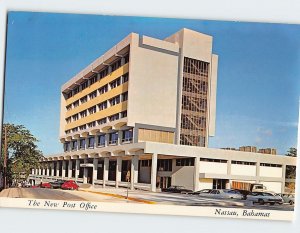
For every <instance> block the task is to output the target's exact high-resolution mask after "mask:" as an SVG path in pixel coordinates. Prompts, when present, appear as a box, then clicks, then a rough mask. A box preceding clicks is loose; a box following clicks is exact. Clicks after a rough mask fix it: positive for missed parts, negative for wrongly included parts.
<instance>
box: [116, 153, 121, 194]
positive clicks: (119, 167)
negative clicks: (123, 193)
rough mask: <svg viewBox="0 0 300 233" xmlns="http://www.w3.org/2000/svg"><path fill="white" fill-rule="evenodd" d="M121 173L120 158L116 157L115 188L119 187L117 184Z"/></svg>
mask: <svg viewBox="0 0 300 233" xmlns="http://www.w3.org/2000/svg"><path fill="white" fill-rule="evenodd" d="M121 172H122V157H117V166H116V188H118V187H119V182H120V181H121Z"/></svg>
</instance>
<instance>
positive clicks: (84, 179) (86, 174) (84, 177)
mask: <svg viewBox="0 0 300 233" xmlns="http://www.w3.org/2000/svg"><path fill="white" fill-rule="evenodd" d="M84 163H85V164H86V163H87V159H84ZM87 176H88V168H87V167H85V168H83V183H84V184H87Z"/></svg>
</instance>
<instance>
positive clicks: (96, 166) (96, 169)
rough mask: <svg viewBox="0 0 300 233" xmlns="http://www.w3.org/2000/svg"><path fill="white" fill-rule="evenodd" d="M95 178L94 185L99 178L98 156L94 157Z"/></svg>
mask: <svg viewBox="0 0 300 233" xmlns="http://www.w3.org/2000/svg"><path fill="white" fill-rule="evenodd" d="M93 165H94V167H93V179H92V185H94V184H95V183H94V182H95V180H97V175H98V158H94V160H93Z"/></svg>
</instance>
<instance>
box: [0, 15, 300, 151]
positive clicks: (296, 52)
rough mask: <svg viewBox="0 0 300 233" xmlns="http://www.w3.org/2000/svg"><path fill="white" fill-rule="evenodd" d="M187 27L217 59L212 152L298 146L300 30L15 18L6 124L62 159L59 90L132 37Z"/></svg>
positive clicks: (91, 18)
mask: <svg viewBox="0 0 300 233" xmlns="http://www.w3.org/2000/svg"><path fill="white" fill-rule="evenodd" d="M183 27H185V28H189V29H192V30H195V31H199V32H202V33H205V34H208V35H211V36H213V53H215V54H218V55H219V66H218V83H217V115H216V133H215V135H216V136H215V137H211V138H210V139H209V147H213V148H222V147H235V148H238V147H239V146H245V145H252V146H256V147H258V148H266V147H272V148H277V152H278V153H279V154H285V153H286V151H287V150H288V149H289V148H290V147H296V145H297V125H298V108H299V93H300V91H299V90H300V65H299V64H300V40H299V38H300V25H291V24H290V25H287V24H270V23H268V24H266V23H264V24H262V23H240V22H224V21H203V20H190V19H189V20H184V19H165V18H144V17H120V16H100V15H78V14H54V13H52V14H50V13H30V12H26V13H25V12H10V13H9V15H8V31H7V51H6V73H5V94H4V122H8V123H13V124H22V125H24V126H25V127H26V128H28V129H29V130H30V131H31V132H32V134H33V135H34V136H36V137H37V138H38V139H39V143H38V146H39V148H40V149H41V150H42V151H43V153H44V155H50V154H56V153H62V152H63V148H62V144H61V143H60V141H59V117H60V88H61V86H62V85H63V84H64V83H65V82H67V81H68V80H69V79H70V78H72V77H73V76H74V75H75V74H76V73H78V72H79V71H80V70H82V69H83V68H84V67H86V66H87V65H89V64H90V63H91V62H92V61H94V60H95V59H96V58H98V57H99V56H101V55H102V54H103V53H104V52H106V51H107V50H109V49H110V48H111V47H113V46H114V45H115V44H116V43H118V42H119V41H121V40H122V39H123V38H124V37H126V36H127V35H128V34H129V33H131V32H136V33H138V34H141V35H146V36H151V37H154V38H158V39H164V38H166V37H168V36H169V35H171V34H173V33H175V32H177V31H179V30H180V29H182V28H183Z"/></svg>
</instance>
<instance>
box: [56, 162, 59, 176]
mask: <svg viewBox="0 0 300 233" xmlns="http://www.w3.org/2000/svg"><path fill="white" fill-rule="evenodd" d="M56 177H59V161H58V160H57V162H56Z"/></svg>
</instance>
